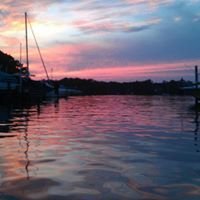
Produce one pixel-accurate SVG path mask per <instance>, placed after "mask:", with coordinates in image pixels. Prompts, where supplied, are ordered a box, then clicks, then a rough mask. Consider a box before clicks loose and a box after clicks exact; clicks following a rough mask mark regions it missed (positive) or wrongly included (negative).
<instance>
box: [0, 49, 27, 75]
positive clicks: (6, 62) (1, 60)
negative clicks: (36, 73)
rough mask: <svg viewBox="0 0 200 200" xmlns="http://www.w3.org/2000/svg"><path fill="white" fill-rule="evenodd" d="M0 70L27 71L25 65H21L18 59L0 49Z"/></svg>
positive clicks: (11, 72) (8, 71)
mask: <svg viewBox="0 0 200 200" xmlns="http://www.w3.org/2000/svg"><path fill="white" fill-rule="evenodd" d="M0 71H1V72H6V73H9V74H16V73H19V72H20V73H23V74H25V73H27V69H26V67H23V65H22V63H20V61H19V60H16V59H14V58H13V57H12V56H11V55H9V54H6V53H4V52H2V51H1V50H0Z"/></svg>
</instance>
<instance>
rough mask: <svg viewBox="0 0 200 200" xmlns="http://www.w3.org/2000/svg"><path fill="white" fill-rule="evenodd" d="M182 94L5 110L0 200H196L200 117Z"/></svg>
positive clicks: (0, 119) (0, 121) (1, 112)
mask: <svg viewBox="0 0 200 200" xmlns="http://www.w3.org/2000/svg"><path fill="white" fill-rule="evenodd" d="M193 104H194V99H193V98H191V97H182V96H181V97H177V96H84V97H81V96H80V97H69V98H68V99H59V101H58V100H56V99H51V100H48V101H44V102H43V103H41V104H37V105H26V106H24V105H23V106H20V105H17V106H16V105H1V106H0V200H68V199H69V200H73V199H75V200H93V199H94V200H112V199H113V200H134V199H135V200H140V199H141V200H157V199H158V200H178V199H181V200H198V199H200V130H199V129H200V124H199V123H200V116H198V115H200V113H198V112H197V111H195V110H194V109H192V108H191V107H192V105H193Z"/></svg>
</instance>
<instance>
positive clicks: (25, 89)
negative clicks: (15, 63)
mask: <svg viewBox="0 0 200 200" xmlns="http://www.w3.org/2000/svg"><path fill="white" fill-rule="evenodd" d="M29 24H30V22H29ZM30 27H31V31H32V34H33V36H34V39H35V43H36V46H37V49H38V52H39V55H40V59H41V61H42V64H43V67H44V70H45V73H46V76H47V81H36V80H32V79H31V78H30V71H29V49H28V16H27V13H25V39H26V67H24V68H23V70H24V69H25V70H24V71H25V73H22V66H21V68H20V70H19V73H17V74H13V73H12V74H11V73H8V72H5V71H0V95H1V98H0V100H1V99H4V100H7V99H8V98H9V100H10V99H14V100H18V99H19V98H20V99H22V100H27V99H28V100H35V99H42V98H44V97H46V96H47V94H48V93H49V92H52V91H54V93H55V95H56V93H57V90H56V88H55V86H54V85H53V84H52V83H50V79H49V76H48V73H47V69H46V66H45V64H44V60H43V58H42V54H41V52H40V48H39V45H38V43H37V40H36V38H35V35H34V32H33V29H32V26H31V24H30Z"/></svg>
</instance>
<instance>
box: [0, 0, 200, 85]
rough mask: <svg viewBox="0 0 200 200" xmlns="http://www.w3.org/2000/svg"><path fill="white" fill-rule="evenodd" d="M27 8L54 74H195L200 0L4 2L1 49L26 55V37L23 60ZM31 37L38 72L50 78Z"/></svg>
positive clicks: (119, 77)
mask: <svg viewBox="0 0 200 200" xmlns="http://www.w3.org/2000/svg"><path fill="white" fill-rule="evenodd" d="M24 12H28V15H29V20H30V21H31V24H32V27H33V29H34V31H35V35H36V37H37V40H38V43H39V45H40V48H41V52H42V55H43V58H44V60H45V63H46V66H47V69H48V72H49V75H50V76H51V77H52V76H53V78H54V79H60V78H64V77H79V78H93V79H96V80H105V81H110V80H113V81H135V80H145V79H152V80H154V81H162V80H171V79H176V80H179V79H181V78H182V77H183V78H184V79H190V80H193V76H194V72H193V68H194V65H200V0H34V1H30V0H21V1H17V0H1V2H0V50H2V51H3V52H5V53H8V54H11V55H12V56H14V57H15V58H16V59H19V49H20V43H22V47H23V55H22V57H23V63H25V39H24V37H25V36H24V32H25V31H24ZM29 35H30V32H29ZM29 42H30V44H29V47H30V71H31V73H32V74H34V75H36V77H35V78H37V79H40V78H45V73H44V69H43V67H42V64H41V62H40V58H39V56H38V52H37V49H36V46H35V44H34V41H33V37H32V36H31V35H30V38H29Z"/></svg>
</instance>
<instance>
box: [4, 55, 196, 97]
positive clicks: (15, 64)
mask: <svg viewBox="0 0 200 200" xmlns="http://www.w3.org/2000/svg"><path fill="white" fill-rule="evenodd" d="M20 68H21V69H23V71H26V68H24V67H23V64H21V63H20V62H19V61H18V60H15V59H14V58H13V57H12V56H10V55H8V54H6V53H3V52H2V51H0V71H1V72H6V73H9V74H13V75H14V74H16V73H19V70H21V69H20ZM51 81H52V82H54V83H55V84H58V85H64V86H65V87H67V88H70V89H75V90H79V91H81V95H164V94H169V95H184V91H183V90H182V89H181V88H183V87H190V86H192V85H193V83H192V81H186V80H184V79H182V78H181V79H180V80H178V81H175V80H171V81H163V82H161V83H156V82H153V81H152V80H150V79H149V80H145V81H132V82H115V81H111V82H106V81H96V80H93V79H80V78H63V79H61V80H51Z"/></svg>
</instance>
